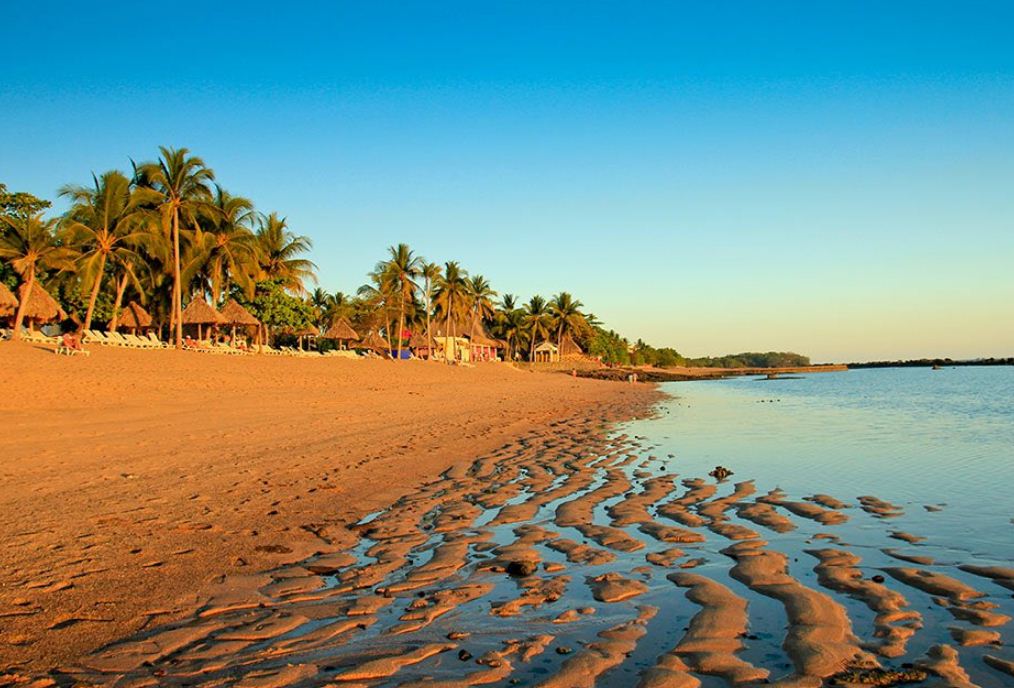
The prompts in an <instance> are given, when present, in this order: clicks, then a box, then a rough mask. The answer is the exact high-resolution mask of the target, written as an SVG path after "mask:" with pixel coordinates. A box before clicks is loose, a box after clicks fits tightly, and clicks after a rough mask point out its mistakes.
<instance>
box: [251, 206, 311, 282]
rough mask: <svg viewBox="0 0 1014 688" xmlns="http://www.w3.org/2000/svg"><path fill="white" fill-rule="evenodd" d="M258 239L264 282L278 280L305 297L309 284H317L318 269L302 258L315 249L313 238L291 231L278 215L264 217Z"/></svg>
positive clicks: (259, 221)
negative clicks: (265, 280) (308, 282)
mask: <svg viewBox="0 0 1014 688" xmlns="http://www.w3.org/2000/svg"><path fill="white" fill-rule="evenodd" d="M256 237H257V248H258V249H259V255H260V266H261V277H262V278H263V279H274V280H279V281H280V282H281V283H282V285H283V286H284V287H285V288H286V289H288V290H289V291H291V292H293V293H296V294H304V293H306V285H305V283H306V282H307V281H311V282H316V281H317V276H316V272H315V271H316V269H317V266H316V265H315V264H314V263H313V261H311V260H309V259H307V258H302V257H300V256H302V255H303V254H304V253H307V252H308V251H309V250H310V249H311V248H313V242H312V241H311V240H310V237H307V236H302V235H298V234H295V233H293V232H291V231H289V227H288V224H287V223H286V219H285V218H284V217H278V213H271V214H270V215H261V216H260V218H259V220H258V226H257V235H256Z"/></svg>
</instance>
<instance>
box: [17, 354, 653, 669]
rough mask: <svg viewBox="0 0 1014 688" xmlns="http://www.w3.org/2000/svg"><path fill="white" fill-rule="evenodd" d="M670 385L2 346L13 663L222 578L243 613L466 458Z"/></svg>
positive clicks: (42, 656)
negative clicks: (266, 579) (245, 580)
mask: <svg viewBox="0 0 1014 688" xmlns="http://www.w3.org/2000/svg"><path fill="white" fill-rule="evenodd" d="M657 394H658V393H657V392H655V391H654V390H653V389H651V388H650V387H647V386H644V385H638V386H630V385H625V384H621V383H603V382H597V381H591V380H581V379H574V378H571V377H569V376H566V375H558V374H539V373H530V372H522V371H518V370H515V369H512V368H510V367H507V366H503V365H495V364H488V365H484V366H478V367H476V368H454V367H447V366H443V365H439V364H432V363H424V362H415V361H413V362H404V363H396V362H390V361H348V360H342V359H337V358H331V359H325V358H321V359H301V358H275V357H264V356H247V357H223V356H214V355H208V354H198V353H189V352H175V351H157V352H151V351H130V350H110V349H102V348H95V349H94V351H93V353H92V355H91V356H90V357H88V358H81V357H75V358H65V357H58V356H54V355H53V354H52V352H51V351H50V350H47V349H45V348H44V347H38V346H34V345H28V344H13V343H6V344H0V415H2V417H3V419H4V433H3V434H2V436H0V456H2V457H3V461H2V464H0V513H3V514H4V518H3V519H2V520H0V537H2V539H3V542H4V547H3V549H2V553H0V618H2V626H0V672H3V671H4V670H8V669H10V670H19V671H25V672H29V673H35V672H45V671H48V670H50V669H51V668H53V667H56V666H63V665H67V664H69V663H73V662H74V661H75V660H78V659H79V658H81V657H82V656H84V655H86V654H89V653H91V652H92V651H94V650H95V649H96V648H98V647H100V646H102V645H103V644H105V643H107V642H109V641H112V640H113V639H117V638H122V637H124V636H128V635H130V634H132V633H135V632H136V631H138V630H140V629H142V628H147V627H151V626H156V625H161V624H163V623H165V622H168V621H172V620H173V619H176V618H183V617H184V616H186V615H187V614H189V613H192V612H193V610H194V608H195V607H196V606H197V605H198V604H200V601H201V600H203V599H206V598H207V597H208V595H209V590H212V589H215V588H216V586H219V585H220V584H221V583H222V582H223V581H228V582H229V583H230V584H231V585H232V588H233V589H235V590H236V591H237V592H236V593H235V601H234V604H233V606H232V608H233V609H237V608H240V607H242V606H244V605H247V606H249V605H251V604H252V605H256V604H257V598H256V596H255V595H251V594H250V592H249V591H248V590H247V589H246V588H244V587H243V585H242V584H241V577H242V576H243V575H244V574H246V573H247V572H249V573H250V574H254V573H256V572H260V571H263V570H266V569H270V568H274V567H277V566H279V565H281V564H284V563H289V562H295V561H299V560H302V559H304V558H305V557H306V556H307V555H309V554H312V553H314V552H317V551H324V552H338V551H339V550H340V549H341V548H343V547H346V546H348V545H349V544H350V543H352V542H354V541H355V540H356V539H357V536H356V535H355V534H354V533H352V532H351V531H349V530H348V529H346V528H345V527H344V526H345V525H346V524H348V523H350V522H354V521H356V520H358V519H360V518H361V517H362V516H364V515H365V514H367V513H369V512H371V511H374V510H378V509H381V508H384V507H387V506H389V505H390V504H391V503H392V502H394V501H395V500H396V499H397V498H399V497H401V496H403V495H407V494H410V493H412V492H413V490H414V489H415V488H417V487H418V486H420V485H421V484H423V483H424V482H426V481H431V480H433V479H435V478H436V477H437V476H438V475H439V474H440V473H441V472H443V471H445V470H447V469H449V468H451V467H456V466H469V465H471V462H472V460H473V459H474V458H476V457H477V456H479V455H482V454H485V453H488V452H490V451H493V450H495V449H496V448H497V447H500V446H502V445H504V444H505V443H507V442H509V441H511V440H514V439H516V438H518V437H519V436H523V435H525V434H526V433H530V432H533V431H541V432H543V433H548V434H552V432H554V431H559V432H561V433H562V432H564V431H565V430H566V427H567V424H568V422H569V421H571V420H573V419H581V421H582V422H584V423H588V422H593V423H599V422H605V421H608V420H612V419H617V418H623V417H628V416H631V415H634V414H637V413H641V412H643V411H644V410H645V409H646V408H647V407H648V405H649V404H650V403H651V402H652V401H654V400H655V399H656V398H657ZM561 421H563V422H562V423H560V422H561ZM553 423H559V424H558V425H556V426H555V428H556V430H554V427H553V426H552V425H551V424H553ZM535 479H536V478H535V476H533V480H535ZM571 488H573V485H572V486H571ZM508 496H509V495H508ZM520 516H521V518H519V520H523V516H524V515H523V514H520ZM402 535H404V534H402ZM373 537H377V536H376V534H374V535H373ZM410 546H411V545H410V544H406V543H401V544H399V545H398V547H399V548H400V550H401V551H397V552H389V553H388V554H389V556H390V561H392V562H393V563H392V566H394V567H397V566H401V565H402V561H403V560H402V558H401V557H402V556H403V555H404V553H405V552H407V550H408V549H409V548H410ZM449 546H450V545H449ZM459 546H465V545H459ZM334 556H337V557H338V559H337V560H336V561H333V562H332V564H331V567H332V569H333V570H338V569H339V568H341V567H342V566H343V565H346V564H347V563H348V562H347V561H345V560H343V559H342V558H341V555H337V554H336V555H334ZM446 560H447V561H448V562H459V563H458V564H456V565H460V561H461V556H460V553H459V552H457V550H455V552H452V553H450V554H449V555H448V556H447V557H446ZM318 565H319V566H321V567H323V568H322V569H321V571H320V572H323V571H324V569H326V568H327V567H328V563H327V560H326V559H325V560H323V562H321V561H318ZM447 566H453V565H452V564H448V565H447ZM439 567H440V562H439V561H438V562H437V563H436V564H433V565H432V566H431V567H430V570H429V571H427V572H424V574H425V575H426V576H428V577H427V578H426V579H425V580H427V581H432V580H433V577H434V576H438V575H443V574H446V570H443V569H440V568H439ZM374 574H375V575H377V576H378V580H379V579H382V578H383V574H382V572H380V573H378V572H374ZM417 575H422V574H417ZM250 578H251V579H252V580H253V579H255V578H256V577H255V576H252V575H251V576H250ZM286 583H287V584H288V585H289V586H290V588H291V586H296V587H295V588H293V589H295V590H297V592H298V580H297V581H286ZM251 585H254V583H251ZM285 594H293V593H292V592H291V590H286V591H285ZM459 594H467V591H466V592H463V593H459ZM219 599H220V598H219ZM385 601H386V602H388V603H389V602H390V601H391V598H384V597H372V598H364V600H363V604H365V603H366V602H369V603H370V604H369V605H367V606H365V607H363V608H362V610H361V614H363V615H368V614H370V613H372V612H373V611H375V609H374V608H375V607H376V605H377V604H383V603H384V602H385ZM447 604H451V602H450V601H448V602H447ZM348 613H349V614H350V615H352V614H354V613H355V610H352V611H349V612H348ZM406 621H407V622H408V621H415V619H414V618H413V619H406ZM295 622H298V619H297V620H292V619H290V620H288V623H295ZM209 623H214V621H213V620H211V621H209ZM343 629H344V627H343V628H338V629H332V630H331V631H327V632H332V633H335V634H338V633H341V632H342V631H343ZM279 632H280V629H279V628H273V629H271V630H270V631H269V634H274V635H277V634H278V633H279ZM322 632H324V631H322ZM247 640H248V639H243V638H237V639H233V640H232V641H231V642H237V643H238V642H246V641H247ZM181 642H182V641H181ZM439 649H443V647H440V648H438V650H439ZM427 651H429V650H428V649H427ZM420 652H421V653H423V651H422V650H420ZM346 678H347V677H346Z"/></svg>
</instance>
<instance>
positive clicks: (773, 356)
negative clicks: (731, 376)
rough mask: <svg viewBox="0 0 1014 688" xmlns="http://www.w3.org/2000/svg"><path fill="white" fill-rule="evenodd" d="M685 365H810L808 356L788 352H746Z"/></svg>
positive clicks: (742, 366) (755, 366)
mask: <svg viewBox="0 0 1014 688" xmlns="http://www.w3.org/2000/svg"><path fill="white" fill-rule="evenodd" d="M686 365H688V366H696V367H701V368H798V367H803V366H808V365H810V359H809V357H808V356H803V355H802V354H795V353H792V352H790V351H768V352H767V353H754V352H746V353H742V354H729V355H727V356H720V357H718V358H711V357H708V358H692V359H689V360H687V362H686Z"/></svg>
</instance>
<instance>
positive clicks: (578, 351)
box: [560, 333, 584, 358]
mask: <svg viewBox="0 0 1014 688" xmlns="http://www.w3.org/2000/svg"><path fill="white" fill-rule="evenodd" d="M578 356H584V350H583V349H582V348H581V347H580V345H579V344H578V343H577V342H575V341H574V338H573V337H572V336H570V334H569V333H568V334H566V335H564V337H563V341H561V342H560V357H561V358H575V357H578Z"/></svg>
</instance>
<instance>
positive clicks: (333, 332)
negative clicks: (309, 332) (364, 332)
mask: <svg viewBox="0 0 1014 688" xmlns="http://www.w3.org/2000/svg"><path fill="white" fill-rule="evenodd" d="M321 337H323V338H324V339H333V340H335V341H336V342H341V343H342V348H343V349H345V348H348V343H349V342H354V341H356V340H358V339H359V334H358V333H357V332H356V331H355V330H353V329H352V325H350V324H349V321H348V320H346V319H345V318H338V320H336V321H335V322H334V324H332V325H331V327H329V328H327V332H325V333H324V334H322V335H321Z"/></svg>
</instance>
